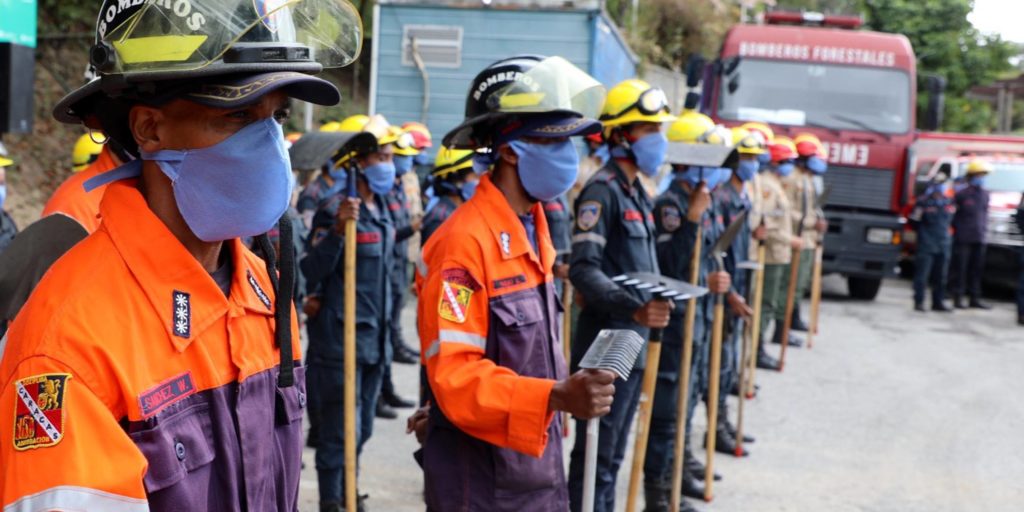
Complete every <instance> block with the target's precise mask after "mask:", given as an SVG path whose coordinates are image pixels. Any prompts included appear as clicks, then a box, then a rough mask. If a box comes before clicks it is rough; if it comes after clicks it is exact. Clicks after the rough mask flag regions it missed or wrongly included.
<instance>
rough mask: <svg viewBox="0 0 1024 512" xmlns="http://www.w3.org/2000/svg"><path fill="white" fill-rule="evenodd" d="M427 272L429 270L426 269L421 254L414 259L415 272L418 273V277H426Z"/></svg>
mask: <svg viewBox="0 0 1024 512" xmlns="http://www.w3.org/2000/svg"><path fill="white" fill-rule="evenodd" d="M428 270H430V268H429V267H427V264H426V262H424V261H423V255H422V254H421V255H419V256H417V257H416V271H417V272H419V273H420V276H423V277H427V271H428Z"/></svg>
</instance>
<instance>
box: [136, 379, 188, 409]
mask: <svg viewBox="0 0 1024 512" xmlns="http://www.w3.org/2000/svg"><path fill="white" fill-rule="evenodd" d="M195 392H196V386H195V384H193V383H192V372H185V373H183V374H181V375H178V376H177V377H172V378H170V379H168V380H165V381H163V382H161V383H160V384H157V385H156V386H153V387H152V388H151V389H149V390H147V391H146V392H145V393H142V394H141V395H139V408H140V409H141V410H142V417H143V418H149V417H150V416H153V415H154V414H156V413H158V412H160V410H161V409H163V408H164V407H167V406H168V405H171V404H173V403H174V402H177V401H178V400H181V399H182V398H185V397H186V396H189V395H191V394H193V393H195Z"/></svg>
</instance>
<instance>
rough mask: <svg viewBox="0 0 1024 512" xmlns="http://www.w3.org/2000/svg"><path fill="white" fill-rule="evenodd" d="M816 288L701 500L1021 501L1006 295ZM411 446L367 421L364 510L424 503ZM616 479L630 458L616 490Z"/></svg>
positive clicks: (953, 504) (714, 506)
mask: <svg viewBox="0 0 1024 512" xmlns="http://www.w3.org/2000/svg"><path fill="white" fill-rule="evenodd" d="M825 289H826V294H827V297H826V300H827V301H826V302H825V303H824V304H823V306H822V315H823V318H822V321H823V332H822V334H821V336H819V337H818V339H817V341H816V344H815V348H814V349H813V350H806V349H801V350H793V351H790V352H789V354H788V357H787V358H788V361H787V365H786V371H785V372H784V373H782V374H777V373H770V372H759V373H758V375H757V379H758V382H759V383H760V384H761V393H760V394H759V396H758V397H757V398H756V399H755V400H753V401H750V402H748V403H747V418H748V427H749V429H748V430H749V432H750V433H752V434H754V435H755V436H756V437H757V442H756V443H754V444H752V445H750V450H751V451H752V455H751V456H750V457H748V458H745V459H743V460H738V459H735V458H732V457H720V458H716V467H718V468H719V469H720V471H721V473H722V474H723V475H724V476H725V479H724V481H722V482H719V483H718V484H717V485H716V487H715V489H716V493H715V494H716V496H715V500H714V502H713V503H711V504H699V505H698V506H699V508H701V509H702V510H718V511H736V512H741V511H742V512H772V511H801V512H803V511H807V512H819V511H820V512H847V511H849V512H854V511H858V512H883V511H886V512H888V511H891V512H916V511H922V512H924V511H927V512H940V511H943V512H944V511H949V512H954V511H972V512H973V511H986V512H987V511H992V512H1004V511H1005V512H1012V511H1019V510H1021V509H1022V508H1024V456H1022V455H1021V454H1022V453H1024V436H1022V435H1021V434H1022V433H1024V393H1022V392H1021V388H1022V386H1021V385H1020V382H1021V376H1022V375H1024V372H1022V369H1024V328H1020V327H1017V326H1016V324H1015V316H1014V312H1013V308H1012V305H1011V304H1008V303H1000V304H996V309H995V310H994V311H976V310H971V311H966V312H963V311H958V312H957V313H955V314H952V315H940V314H937V313H927V314H925V313H915V312H913V311H912V310H911V308H910V304H911V301H910V290H909V286H908V284H907V283H906V282H902V281H889V282H887V283H886V286H885V287H884V288H883V290H882V293H881V295H880V297H879V299H878V300H877V301H875V302H872V303H863V302H854V301H849V300H847V299H845V298H844V297H842V296H841V295H840V294H841V293H843V292H845V287H844V285H843V283H842V281H840V280H838V279H831V278H827V279H826V283H825ZM408 313H409V315H408V316H407V318H406V320H407V325H408V326H409V329H410V333H411V332H412V330H411V328H412V325H413V324H412V322H413V317H412V314H411V313H412V312H411V310H410V311H409V312H408ZM395 369H396V378H397V384H398V386H399V388H400V390H401V391H402V392H403V393H404V394H405V395H408V396H413V394H414V393H415V387H416V370H415V368H413V367H411V366H400V365H397V366H396V367H395ZM731 409H732V410H733V411H735V403H733V404H732V407H731ZM698 416H700V415H698ZM703 430H704V428H703V426H699V427H698V428H695V429H694V431H695V432H696V433H698V434H700V435H703ZM415 447H416V443H415V440H414V439H413V438H412V437H410V436H406V435H405V434H404V420H401V421H378V423H377V427H376V432H375V434H374V437H373V439H371V440H370V441H369V443H368V445H367V447H366V452H365V453H364V454H363V457H362V462H363V472H362V475H361V481H360V487H361V491H362V492H365V493H369V494H370V496H371V498H370V501H369V502H368V504H369V505H370V508H371V509H372V510H373V511H375V512H379V511H396V512H399V511H407V510H408V511H413V510H423V507H422V505H421V504H420V503H421V501H420V499H419V490H420V486H421V475H420V471H419V468H418V466H417V465H416V463H415V462H414V461H413V460H412V455H411V453H412V451H413V450H414V449H415ZM698 456H703V451H701V452H699V453H698ZM305 460H306V465H307V469H306V470H305V471H304V472H303V481H302V489H301V494H302V498H301V509H302V510H303V511H316V499H317V498H316V496H317V494H316V473H315V471H314V470H313V453H312V451H311V450H307V453H306V455H305ZM627 480H628V464H627V467H626V468H625V469H624V470H623V472H622V473H621V474H620V494H619V495H620V496H625V493H626V490H625V487H626V485H625V484H626V481H627ZM621 507H622V504H621V503H620V508H621Z"/></svg>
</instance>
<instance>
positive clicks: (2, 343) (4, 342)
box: [0, 333, 7, 359]
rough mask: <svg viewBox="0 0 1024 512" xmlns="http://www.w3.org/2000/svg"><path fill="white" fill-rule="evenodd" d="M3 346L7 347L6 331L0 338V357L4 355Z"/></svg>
mask: <svg viewBox="0 0 1024 512" xmlns="http://www.w3.org/2000/svg"><path fill="white" fill-rule="evenodd" d="M5 348H7V333H4V337H3V338H0V359H3V357H4V349H5Z"/></svg>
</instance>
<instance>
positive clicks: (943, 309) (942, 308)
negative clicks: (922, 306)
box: [932, 300, 953, 313]
mask: <svg viewBox="0 0 1024 512" xmlns="http://www.w3.org/2000/svg"><path fill="white" fill-rule="evenodd" d="M932 311H938V312H939V313H952V312H953V309H952V308H950V307H949V306H946V304H945V303H944V302H942V301H941V300H940V301H932Z"/></svg>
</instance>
